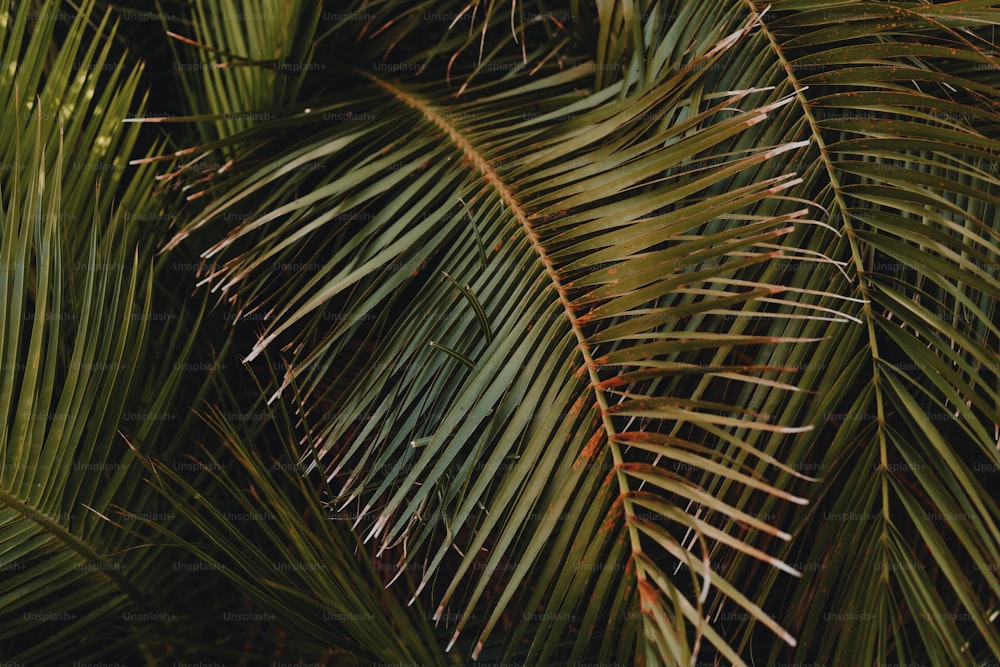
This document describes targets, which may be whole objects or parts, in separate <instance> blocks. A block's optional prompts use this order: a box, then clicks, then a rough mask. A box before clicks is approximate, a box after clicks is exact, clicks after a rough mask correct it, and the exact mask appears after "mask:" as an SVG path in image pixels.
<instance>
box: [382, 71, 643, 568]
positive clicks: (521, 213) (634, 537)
mask: <svg viewBox="0 0 1000 667" xmlns="http://www.w3.org/2000/svg"><path fill="white" fill-rule="evenodd" d="M364 75H365V76H366V77H367V78H369V79H370V80H371V81H372V82H373V83H374V84H375V85H376V86H377V87H378V88H380V89H381V90H382V91H384V92H385V93H387V94H388V95H390V96H392V97H393V98H394V99H397V100H399V101H400V102H401V103H403V104H405V105H406V106H407V107H409V108H410V109H413V110H414V111H416V112H418V113H419V114H420V115H421V117H422V118H423V119H424V121H425V122H427V123H429V124H431V125H433V126H434V127H435V128H437V129H439V130H441V131H442V132H444V133H445V135H446V136H447V137H448V139H449V140H450V141H451V142H452V143H453V144H454V145H455V147H456V148H457V149H458V150H460V151H461V152H462V153H463V154H464V155H465V156H466V157H467V158H468V159H469V161H470V164H471V165H472V167H473V168H475V169H477V170H478V171H479V173H480V174H481V175H482V177H483V179H484V180H485V181H486V183H487V185H488V186H489V187H491V188H492V189H493V190H494V191H495V192H496V193H497V195H498V196H499V197H500V199H501V201H502V202H503V203H504V206H506V207H507V209H508V210H509V211H510V212H511V213H512V214H513V216H514V218H515V219H516V220H517V222H518V224H519V225H520V228H521V230H522V231H523V232H524V234H525V236H526V237H527V238H528V240H529V242H530V243H531V247H532V249H533V250H534V251H535V254H536V256H537V257H538V261H539V263H540V264H541V265H542V268H543V270H544V271H545V274H546V276H547V277H548V279H549V282H550V283H551V285H552V288H553V289H554V290H555V292H556V294H557V295H558V299H559V303H560V305H561V306H562V308H563V312H564V313H565V314H566V320H567V322H568V323H569V326H570V328H571V329H572V330H573V335H574V336H575V337H576V341H577V349H578V350H579V352H580V355H581V356H582V357H583V361H584V365H585V367H586V370H587V376H588V386H589V387H590V390H591V391H592V392H593V394H594V398H595V402H596V405H597V410H598V412H599V413H600V417H601V423H602V425H603V427H604V431H605V441H606V443H607V445H608V447H609V448H610V449H611V453H612V457H613V460H614V464H615V476H616V478H617V480H618V488H619V493H620V494H621V498H622V501H623V509H624V513H625V517H626V524H627V525H628V531H629V541H630V544H631V547H632V552H633V553H641V551H642V548H641V543H640V541H639V532H638V529H637V528H636V526H635V524H634V522H633V521H632V520H630V519H629V517H633V516H634V514H635V512H634V509H633V507H632V501H631V500H629V498H628V495H627V494H628V493H629V492H630V491H631V488H630V487H629V484H628V479H627V476H626V475H625V473H624V472H623V471H622V470H621V466H622V465H623V464H624V461H625V459H624V457H623V455H622V451H621V448H620V447H619V446H618V445H617V444H616V443H615V441H614V438H615V436H616V435H617V431H616V429H615V427H614V423H613V422H612V420H611V415H610V412H609V409H608V408H609V404H608V400H607V396H606V395H605V392H604V390H603V389H602V388H601V386H602V382H601V379H600V377H599V376H598V373H597V364H596V362H595V361H594V357H593V354H592V352H591V350H590V344H589V343H588V342H587V336H586V333H585V332H584V331H583V327H582V326H581V324H580V321H579V317H578V316H577V314H576V311H575V310H574V309H573V306H572V303H571V301H570V298H569V294H568V292H567V290H566V287H565V285H563V283H562V281H561V279H560V278H559V274H558V272H557V270H556V268H555V265H554V263H553V261H552V259H551V258H550V257H549V255H548V252H547V250H546V249H545V247H544V245H543V244H542V241H541V239H540V238H539V236H538V233H537V232H536V231H535V229H534V226H533V225H532V223H531V220H530V216H529V214H528V213H527V212H526V211H525V209H524V206H523V205H522V204H521V202H520V201H518V199H517V197H516V196H515V195H514V192H513V191H512V189H511V188H510V186H508V185H507V183H506V182H505V181H504V180H503V178H502V177H501V176H500V174H499V173H498V171H497V170H496V169H495V168H494V167H493V165H492V164H491V163H490V161H489V160H488V159H487V158H486V156H484V155H483V153H482V152H481V151H480V150H479V149H478V148H477V147H476V146H475V144H474V143H473V142H472V141H470V140H469V139H468V138H467V137H466V136H465V135H464V134H463V133H462V132H461V130H460V129H459V128H458V127H456V126H455V125H454V124H453V123H450V122H449V121H448V119H447V118H445V116H444V114H442V113H440V112H439V111H438V110H437V109H436V108H435V107H434V106H433V105H432V104H431V103H429V102H427V101H426V100H424V99H421V98H420V97H417V96H416V95H413V94H411V93H409V92H407V91H405V90H403V89H402V88H400V87H399V86H396V85H394V84H392V83H390V82H388V81H385V80H384V79H380V78H378V77H377V76H375V75H374V74H371V73H368V72H365V73H364ZM637 574H638V570H637ZM639 578H640V579H641V578H643V577H642V575H641V574H639Z"/></svg>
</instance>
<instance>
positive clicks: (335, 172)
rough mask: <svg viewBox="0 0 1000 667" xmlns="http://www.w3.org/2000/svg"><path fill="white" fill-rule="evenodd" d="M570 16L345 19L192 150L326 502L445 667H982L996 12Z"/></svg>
mask: <svg viewBox="0 0 1000 667" xmlns="http://www.w3.org/2000/svg"><path fill="white" fill-rule="evenodd" d="M446 4H447V6H448V7H449V8H450V7H451V4H449V3H446ZM462 4H463V5H464V3H462ZM571 4H572V3H571ZM573 6H574V8H575V9H578V10H579V11H574V12H571V13H570V14H571V16H557V14H558V12H555V11H551V8H548V9H547V10H543V9H539V10H538V12H537V13H536V14H532V12H534V11H535V9H534V8H533V7H532V8H528V7H527V6H521V5H518V4H517V3H516V4H515V7H517V8H519V9H520V10H521V11H520V12H518V11H512V13H511V17H512V19H513V21H512V23H513V24H515V25H514V28H515V29H512V30H509V31H499V32H498V31H497V29H498V28H500V27H501V26H504V19H505V17H504V16H503V15H502V14H503V12H502V11H499V6H498V5H493V4H490V6H489V9H488V11H487V12H486V14H485V18H484V19H483V22H482V23H481V24H477V23H475V22H474V21H473V19H471V18H470V19H469V20H470V21H473V23H472V24H473V25H474V26H476V27H477V28H476V30H471V29H469V26H466V25H465V24H461V25H460V23H461V21H462V20H464V19H460V18H459V19H456V20H455V21H454V23H455V25H460V29H458V30H454V29H453V30H450V31H448V30H441V31H428V34H427V35H426V36H425V35H420V37H419V38H418V39H413V38H412V33H413V30H412V29H411V27H410V26H413V25H417V24H419V23H420V18H424V19H425V20H424V24H425V25H426V24H428V23H430V24H431V25H433V24H434V21H433V20H431V21H428V20H426V17H418V15H417V13H416V11H415V10H414V9H413V8H410V9H408V10H406V11H403V12H402V13H401V14H400V15H399V16H398V17H396V18H398V21H397V20H394V17H393V15H392V12H391V10H390V8H388V7H387V6H379V7H377V8H374V9H373V13H372V14H371V15H367V14H366V15H365V16H364V17H361V18H359V20H357V21H355V23H357V24H358V26H357V30H358V32H357V35H356V39H355V42H356V43H357V45H358V46H357V48H358V50H359V53H364V54H365V55H364V56H363V58H359V60H360V61H361V63H360V64H359V62H353V64H349V63H351V59H350V58H349V57H347V58H343V59H342V60H340V61H338V62H337V67H338V69H337V75H336V76H337V78H336V85H335V86H334V87H330V88H327V87H325V86H327V85H328V83H327V84H325V83H323V79H322V78H314V79H311V80H310V81H313V82H315V83H316V85H317V86H318V87H317V89H316V90H315V91H313V92H311V93H309V94H301V89H300V96H299V98H298V99H296V100H292V99H290V98H289V99H287V100H286V99H283V100H282V101H283V102H288V104H287V105H286V106H283V107H281V108H280V109H276V110H275V111H276V113H277V116H278V118H276V119H274V120H272V121H266V122H262V123H254V124H252V126H251V127H248V128H247V129H246V131H244V132H242V133H241V134H238V135H235V136H233V137H225V136H223V138H222V139H221V140H220V141H219V142H217V143H210V144H208V145H206V146H205V147H204V151H205V154H206V155H211V153H208V151H210V150H214V149H219V150H222V151H225V152H226V154H227V155H231V156H239V157H238V158H236V159H234V161H233V163H232V165H231V167H232V168H231V169H230V170H227V171H226V172H225V173H224V174H220V175H219V176H218V177H213V179H212V180H209V181H207V182H206V183H204V184H201V186H200V189H198V190H197V191H196V192H195V193H193V194H192V198H198V197H201V198H202V200H203V201H206V202H207V203H206V204H205V206H204V208H203V209H202V210H200V211H198V213H197V214H196V215H195V216H194V217H193V218H192V219H191V220H190V221H189V222H188V224H187V225H185V226H184V228H183V229H182V230H181V231H180V232H179V233H178V235H177V236H175V237H174V239H173V240H172V241H171V246H176V245H177V244H179V243H181V242H185V241H186V240H187V239H188V238H189V236H191V235H193V234H196V233H207V232H211V231H212V230H214V233H215V238H216V240H215V241H214V243H212V244H211V246H210V247H209V248H208V249H207V250H205V252H204V253H203V258H204V259H205V260H206V262H207V264H208V270H207V271H206V275H205V282H206V283H208V284H209V285H211V287H212V289H213V290H215V291H216V292H218V293H220V294H221V295H222V296H223V297H224V298H225V299H227V300H229V301H230V302H231V303H233V304H235V308H236V309H237V312H238V315H239V317H240V318H241V319H243V320H245V322H244V326H245V325H246V322H247V321H253V322H256V323H257V324H259V331H260V337H259V341H258V343H257V345H256V346H254V347H253V349H251V350H249V352H248V355H247V359H246V360H247V362H248V363H250V362H254V360H255V359H257V357H261V358H263V357H264V355H265V354H266V353H268V352H274V351H277V350H280V352H281V354H282V361H281V362H280V363H277V364H276V368H277V369H278V370H279V371H280V372H281V373H282V374H283V377H282V379H281V381H280V382H279V383H278V385H277V386H276V387H273V390H274V391H273V392H270V391H269V397H270V399H271V402H272V403H275V402H284V401H292V400H293V397H294V403H292V405H293V406H294V407H296V408H297V409H298V410H299V413H298V417H299V419H300V420H301V421H300V423H299V424H298V426H299V427H300V428H303V429H304V430H305V432H306V434H307V435H306V436H305V437H304V438H303V440H302V442H301V443H300V445H301V449H302V456H301V458H300V461H299V463H300V464H302V465H305V466H312V465H314V464H317V463H318V467H319V468H321V469H322V470H323V473H324V476H325V479H326V484H328V485H329V492H328V493H326V495H325V500H326V502H327V503H328V508H327V509H328V511H331V512H336V513H338V516H340V517H341V518H343V519H347V520H349V521H350V522H351V523H352V524H353V526H354V527H355V529H356V530H358V531H359V533H360V535H361V536H362V537H363V538H364V539H365V541H366V542H367V543H369V544H374V545H377V549H378V553H377V554H376V555H375V557H376V558H377V559H379V562H380V563H392V567H393V569H394V571H396V572H398V575H399V576H398V580H397V581H395V582H394V583H392V585H391V586H390V590H395V591H397V594H399V595H404V596H405V597H407V598H408V597H409V596H410V595H411V594H412V597H413V599H414V604H417V605H420V604H431V605H433V606H434V607H435V608H436V610H437V611H436V614H435V617H436V619H437V621H438V622H439V623H440V624H443V625H444V626H445V627H446V628H447V630H448V632H447V634H448V635H450V644H449V648H452V649H453V650H454V649H455V648H456V647H457V648H458V649H459V650H460V651H461V653H462V654H463V655H465V654H467V653H469V654H472V655H473V656H476V657H480V658H490V659H497V660H500V659H512V660H513V659H516V660H523V661H527V662H530V663H532V664H535V663H537V664H544V663H547V662H562V661H566V662H567V663H571V662H572V661H574V660H577V661H579V660H581V659H584V658H588V659H593V658H594V656H595V655H596V659H597V660H603V661H605V662H613V661H616V660H621V659H625V660H632V659H635V660H637V661H642V662H643V663H644V664H660V663H663V662H666V663H668V664H669V663H670V662H671V661H674V662H677V663H678V664H681V663H688V662H690V661H691V660H693V659H696V657H697V656H702V657H704V656H709V657H717V658H718V659H721V660H724V661H726V662H732V663H734V664H743V663H745V662H746V663H751V662H753V661H754V660H760V659H762V658H761V656H767V657H766V658H765V659H768V660H770V661H772V662H774V661H778V660H785V659H787V661H789V662H795V661H797V662H820V663H823V662H825V663H827V664H869V663H871V662H873V661H881V662H893V661H898V662H900V663H903V662H912V661H914V660H916V659H926V658H928V657H929V658H931V659H933V660H934V661H935V662H940V663H941V664H974V662H975V661H976V660H980V661H982V660H985V659H988V658H989V657H990V656H996V655H1000V641H998V637H1000V635H998V632H997V624H996V623H997V618H998V611H1000V610H998V609H997V606H996V605H997V599H998V597H1000V596H998V593H1000V590H998V585H1000V582H998V579H997V575H996V569H997V568H996V563H997V562H998V560H1000V559H998V555H1000V554H998V553H997V552H998V549H1000V546H998V544H997V539H996V535H997V534H998V531H997V521H998V519H1000V514H998V512H997V509H998V508H997V506H996V503H995V502H994V501H993V499H991V498H990V496H989V495H988V493H987V492H986V487H985V484H984V481H983V479H982V477H983V475H982V474H979V475H977V474H976V473H977V472H981V471H987V472H988V473H989V474H992V475H995V474H996V471H997V470H998V469H1000V461H998V454H997V451H998V445H997V442H998V440H997V438H998V436H997V429H998V428H1000V427H998V426H997V418H996V414H997V409H998V405H997V398H998V396H1000V386H998V385H997V380H998V374H997V367H998V353H997V350H998V345H1000V336H998V330H997V326H998V321H997V317H996V297H997V292H998V290H1000V288H998V282H997V261H998V256H1000V255H998V251H1000V245H998V233H997V232H998V229H997V214H996V210H997V207H996V204H997V198H998V194H1000V192H998V189H997V185H998V180H997V179H998V177H997V174H996V169H995V165H996V162H997V156H998V148H1000V146H998V145H997V138H998V135H997V131H996V130H997V127H998V125H997V120H998V118H1000V115H998V113H997V109H996V102H995V100H996V99H997V92H998V89H997V84H998V83H1000V82H998V78H997V74H996V73H997V71H998V70H997V62H996V58H995V56H994V55H993V53H992V50H993V48H994V44H995V39H994V37H993V35H992V30H993V26H994V24H995V22H996V19H997V16H998V14H997V11H998V9H997V7H996V6H995V3H993V2H986V1H982V0H969V1H958V2H950V3H944V4H924V3H901V4H891V3H881V2H878V3H876V2H838V3H816V2H806V1H804V0H789V1H786V2H781V1H779V2H775V3H771V4H770V5H764V4H756V3H753V2H751V1H750V0H741V1H736V0H713V1H711V2H707V3H691V2H681V1H680V0H677V1H675V2H644V3H598V4H597V5H596V6H595V8H594V10H593V12H589V11H588V9H580V8H577V7H576V5H575V4H574V5H573ZM420 7H423V5H420ZM478 7H479V4H476V3H473V4H470V5H468V8H469V9H470V12H471V9H472V8H478ZM355 9H360V7H354V6H352V9H351V11H354V10H355ZM546 11H548V12H549V14H551V15H550V16H546V17H544V18H543V14H545V12H546ZM442 12H444V13H446V12H445V10H442ZM359 16H360V15H359ZM455 16H456V17H457V16H458V13H456V14H455ZM519 16H520V17H525V16H530V17H532V18H531V20H528V21H526V22H525V26H526V27H527V28H528V29H529V31H530V29H532V26H534V27H535V28H537V27H539V26H542V25H544V26H546V29H553V26H554V25H556V24H558V25H559V27H560V30H563V29H565V30H566V33H567V34H569V35H576V36H577V37H579V36H582V35H590V37H591V38H593V39H594V42H593V43H596V45H597V46H596V50H595V52H594V53H593V54H592V55H593V57H594V60H592V61H591V60H586V59H581V58H580V56H579V53H578V52H577V53H576V54H575V55H574V53H573V50H572V49H569V48H566V53H563V51H562V49H563V48H564V47H566V44H569V43H571V42H572V39H569V40H568V41H567V42H566V43H565V44H564V43H563V42H561V41H559V39H554V40H552V41H550V43H549V44H548V45H547V47H546V48H538V49H535V50H532V49H531V48H530V41H529V40H525V39H524V37H525V35H524V33H519V32H518V31H517V30H516V27H517V26H516V24H517V19H518V18H519ZM453 18H455V17H453ZM570 18H571V19H572V20H573V21H577V22H578V25H572V26H569V27H568V29H567V26H568V25H569V23H571V21H570V20H569V19H570ZM200 20H201V21H204V17H202V18H201V19H200ZM560 20H561V22H560ZM588 21H591V22H590V23H588ZM480 27H481V28H482V29H484V30H487V29H488V30H489V31H490V35H492V37H490V36H485V37H481V39H480V40H479V43H481V44H482V45H483V48H481V49H479V53H478V54H475V51H476V50H477V49H476V43H477V39H476V38H477V37H478V36H480V35H483V34H485V33H480V32H478V30H479V28H480ZM504 27H506V26H504ZM352 29H353V28H352V25H351V23H350V21H348V22H346V23H344V24H343V25H339V26H338V27H337V28H335V29H332V30H331V33H336V34H337V35H338V36H339V37H338V39H339V38H342V37H343V36H344V35H347V34H348V33H350V32H351V30H352ZM233 30H242V28H230V29H228V30H227V35H221V34H219V35H216V37H218V38H219V39H220V41H219V42H218V43H220V44H223V43H224V44H235V43H236V42H234V41H233V40H234V38H233V36H232V35H231V34H229V33H231V32H232V31H233ZM206 34H207V33H206ZM380 34H381V35H383V37H384V40H380V39H379V35H380ZM529 35H530V32H529ZM560 35H561V33H560ZM206 39H207V38H206ZM515 40H520V41H517V44H518V50H519V51H520V52H518V53H514V49H510V48H508V47H510V46H511V43H512V42H513V41H515ZM555 42H558V44H556V47H555V48H551V47H552V45H553V43H555ZM211 45H212V44H210V46H211ZM382 47H384V49H383V51H382V52H381V59H380V60H378V61H376V62H375V65H377V66H370V65H371V63H370V62H369V61H368V60H367V59H368V58H369V57H370V54H371V53H373V52H375V51H379V49H380V48H382ZM522 47H523V48H522ZM226 48H227V49H228V48H229V47H226ZM449 49H450V50H452V51H453V52H455V53H456V54H458V55H456V59H455V60H454V62H451V63H449V64H448V66H446V67H445V66H438V67H435V65H440V64H441V63H440V61H441V59H442V56H443V55H444V54H445V53H446V52H447V51H448V50H449ZM390 54H391V55H390ZM484 54H485V55H484ZM337 55H338V56H342V55H343V54H341V53H339V52H338V54H337ZM472 56H474V57H473V58H472V61H471V62H470V61H469V60H468V58H469V57H472ZM456 63H457V64H456ZM213 85H214V84H213ZM228 99H229V102H227V104H230V105H238V104H242V103H243V102H241V101H239V98H238V97H236V96H234V95H232V94H231V95H229V97H228ZM227 108H228V107H227ZM233 110H234V111H237V112H238V111H240V109H239V108H236V106H234V108H233ZM247 110H249V109H247ZM230 129H235V128H230ZM233 147H238V148H239V150H233ZM274 156H277V157H274ZM202 238H203V237H202ZM300 401H301V402H300ZM228 437H229V438H231V439H236V437H237V435H236V434H232V433H231V434H229V436H228ZM234 446H235V445H234ZM309 469H310V470H313V469H312V468H309ZM990 471H991V472H990ZM314 472H315V471H314ZM807 478H808V479H807ZM812 478H822V479H821V481H819V482H818V483H817V482H816V480H815V479H812ZM234 494H235V495H236V497H239V494H238V493H237V492H236V491H234ZM805 498H809V499H810V501H812V502H811V503H810V504H807V503H806V502H805V500H804V499H805ZM792 535H794V536H796V539H794V540H792V539H790V538H791V536H792ZM272 537H273V539H275V540H278V539H279V536H277V535H274V536H272ZM800 575H801V582H799V581H797V577H799V576H800ZM313 583H315V584H316V585H318V582H313ZM401 589H402V590H401ZM268 599H271V598H268ZM270 603H271V604H281V603H282V602H281V600H279V599H271V602H270ZM784 628H787V629H788V630H787V631H786V630H785V629H784ZM765 637H766V639H764V638H765ZM774 637H778V638H780V639H781V640H783V641H780V642H775V641H774ZM793 637H796V638H798V641H797V642H796V640H795V639H794V638H793ZM847 638H849V639H850V640H849V641H845V639H847ZM762 643H763V644H765V646H766V647H765V648H763V649H762V648H761V644H762Z"/></svg>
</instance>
